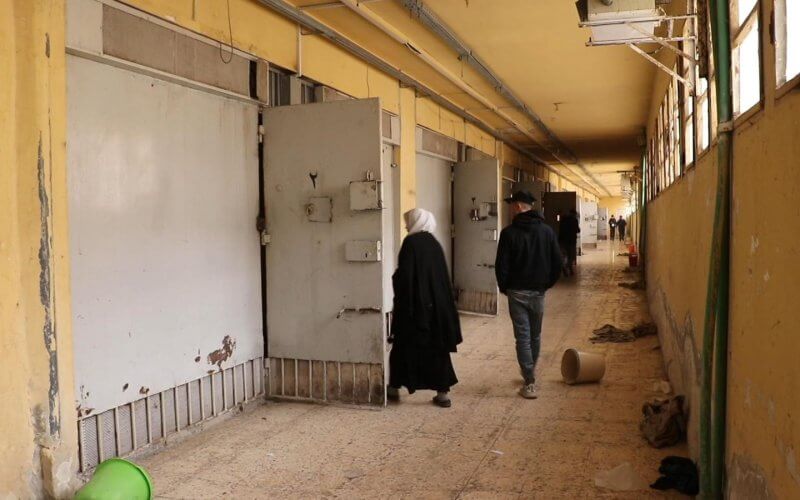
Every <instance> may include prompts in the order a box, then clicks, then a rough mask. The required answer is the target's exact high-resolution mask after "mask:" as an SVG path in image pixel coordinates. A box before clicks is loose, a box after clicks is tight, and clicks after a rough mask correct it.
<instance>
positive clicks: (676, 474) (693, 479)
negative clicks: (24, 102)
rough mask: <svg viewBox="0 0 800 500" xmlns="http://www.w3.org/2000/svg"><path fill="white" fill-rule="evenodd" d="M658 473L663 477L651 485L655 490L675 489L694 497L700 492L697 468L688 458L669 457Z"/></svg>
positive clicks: (662, 462)
mask: <svg viewBox="0 0 800 500" xmlns="http://www.w3.org/2000/svg"><path fill="white" fill-rule="evenodd" d="M658 472H660V473H661V477H660V478H658V479H657V480H656V482H655V483H653V484H651V485H650V487H651V488H653V489H654V490H671V489H674V490H678V491H679V492H680V493H683V494H684V495H693V496H694V495H697V494H698V493H699V492H700V484H699V478H698V473H697V466H696V465H695V463H694V462H692V461H691V460H689V459H688V458H684V457H675V456H669V457H667V458H665V459H664V460H662V461H661V467H659V468H658Z"/></svg>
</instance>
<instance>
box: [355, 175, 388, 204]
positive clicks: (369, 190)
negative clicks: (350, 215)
mask: <svg viewBox="0 0 800 500" xmlns="http://www.w3.org/2000/svg"><path fill="white" fill-rule="evenodd" d="M382 208H383V185H382V183H381V182H380V181H376V180H367V181H353V182H351V183H350V210H356V211H361V210H381V209H382Z"/></svg>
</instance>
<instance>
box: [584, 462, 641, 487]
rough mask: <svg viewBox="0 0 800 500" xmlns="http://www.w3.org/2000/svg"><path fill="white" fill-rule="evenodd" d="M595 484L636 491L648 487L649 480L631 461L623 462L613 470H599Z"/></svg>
mask: <svg viewBox="0 0 800 500" xmlns="http://www.w3.org/2000/svg"><path fill="white" fill-rule="evenodd" d="M594 485H595V486H597V487H598V488H605V489H607V490H613V491H636V490H643V489H645V488H647V482H646V481H645V480H644V479H642V476H640V475H639V473H638V472H636V469H634V468H633V467H632V466H631V464H630V462H624V463H621V464H619V465H618V466H616V467H614V468H613V469H611V470H604V471H600V472H598V473H597V475H596V476H595V477H594Z"/></svg>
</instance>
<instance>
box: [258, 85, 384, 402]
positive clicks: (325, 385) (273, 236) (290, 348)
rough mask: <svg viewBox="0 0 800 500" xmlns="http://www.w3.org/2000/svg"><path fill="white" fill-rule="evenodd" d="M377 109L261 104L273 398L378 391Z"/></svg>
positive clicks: (380, 167)
mask: <svg viewBox="0 0 800 500" xmlns="http://www.w3.org/2000/svg"><path fill="white" fill-rule="evenodd" d="M380 113H381V108H380V102H379V101H378V99H364V100H347V101H336V102H327V103H318V104H305V105H298V106H283V107H277V108H270V109H267V110H266V111H265V112H264V128H265V137H264V158H265V185H264V194H265V200H266V205H267V212H266V222H267V232H268V233H269V238H270V242H269V243H268V245H267V327H268V341H267V345H268V355H269V357H270V360H271V370H270V391H271V394H272V395H273V396H277V397H290V398H303V399H312V400H328V401H330V400H338V401H344V402H356V403H370V404H380V405H382V404H383V403H384V401H385V387H384V378H385V376H384V375H385V370H384V366H385V353H386V349H385V332H386V313H388V311H389V309H390V308H391V304H390V303H387V302H386V301H387V295H386V294H385V293H384V290H385V288H384V287H389V286H391V284H390V283H385V280H386V276H387V275H388V273H387V272H386V270H385V269H384V267H385V266H387V265H391V263H390V261H391V259H385V258H383V256H379V254H380V253H384V251H385V249H384V248H382V244H383V242H384V241H385V240H386V238H385V235H386V231H387V228H386V227H385V225H386V223H385V211H386V210H388V209H389V207H388V206H385V200H383V201H382V202H381V204H380V206H381V207H384V208H379V207H378V206H377V205H375V206H374V207H373V208H372V209H370V208H367V209H364V207H365V206H368V205H369V203H368V202H369V199H368V198H369V197H368V196H366V195H369V194H370V193H372V198H373V199H375V197H376V194H375V193H376V192H380V191H382V190H383V188H385V186H384V185H383V181H385V180H386V176H387V175H389V172H386V164H385V163H384V162H383V160H382V153H383V152H382V145H381V115H380ZM369 179H373V180H374V181H375V182H377V184H370V183H369V182H366V181H368V180H369ZM351 183H360V184H355V185H351ZM354 186H355V187H356V188H359V187H364V188H365V189H364V190H363V191H362V190H361V189H354ZM370 186H371V187H370ZM372 188H377V191H375V190H374V189H372ZM351 193H362V194H361V195H352V194H351ZM364 193H366V194H364ZM354 204H355V205H354ZM328 211H329V212H328ZM378 249H380V251H378ZM390 251H391V250H390Z"/></svg>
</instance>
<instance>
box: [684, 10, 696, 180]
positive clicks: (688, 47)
mask: <svg viewBox="0 0 800 500" xmlns="http://www.w3.org/2000/svg"><path fill="white" fill-rule="evenodd" d="M690 26H691V24H690V23H689V22H687V23H686V27H685V28H684V31H683V33H684V36H687V37H688V36H689V35H690V34H691V33H690V31H689V27H690ZM683 51H684V52H686V53H687V54H692V55H693V56H695V57H697V51H696V49H695V43H694V42H693V41H691V40H690V41H687V42H684V43H683ZM681 69H682V71H681V76H683V78H685V79H686V80H688V81H690V82H694V84H695V86H697V78H695V77H696V75H697V65H696V64H692V63H691V61H689V60H687V59H686V58H681ZM681 88H682V89H683V95H682V98H683V149H684V151H683V153H684V154H683V163H684V165H691V164H692V163H694V150H695V138H694V126H695V123H694V120H695V114H694V108H695V99H694V94H696V93H697V92H696V89H695V91H694V92H693V91H692V88H691V87H689V86H688V85H686V84H683V85H681Z"/></svg>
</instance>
